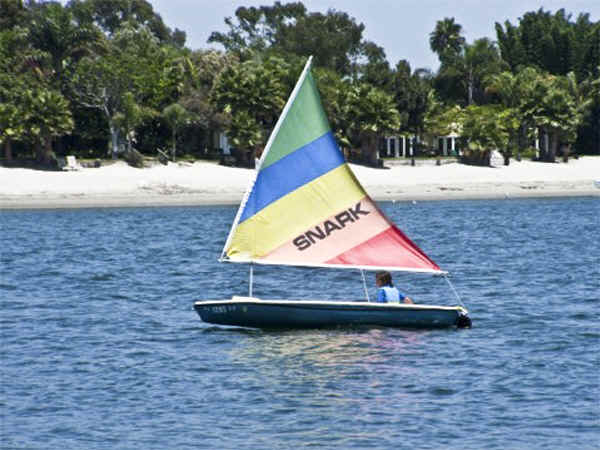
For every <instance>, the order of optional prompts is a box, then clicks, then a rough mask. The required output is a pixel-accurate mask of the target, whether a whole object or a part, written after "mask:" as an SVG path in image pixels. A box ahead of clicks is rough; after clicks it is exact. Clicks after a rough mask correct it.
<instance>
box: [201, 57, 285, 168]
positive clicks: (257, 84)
mask: <svg viewBox="0 0 600 450" xmlns="http://www.w3.org/2000/svg"><path fill="white" fill-rule="evenodd" d="M289 70H290V68H289V66H288V64H287V63H286V62H285V61H284V60H283V59H281V58H276V57H271V58H269V59H267V60H265V61H263V62H259V61H254V60H250V61H246V62H244V63H242V64H239V65H233V66H230V67H228V68H226V69H225V70H224V71H223V72H222V73H221V74H220V76H219V78H218V79H217V80H216V82H215V87H214V90H213V92H212V101H213V102H214V104H215V105H216V107H217V108H218V109H219V110H221V111H224V112H225V113H226V114H227V115H228V116H229V121H228V123H227V124H226V125H225V128H226V131H227V135H228V137H229V138H231V140H232V142H233V144H234V145H235V147H236V148H237V149H238V150H240V151H241V152H243V159H244V161H243V162H244V163H245V164H248V165H250V164H251V161H252V160H253V155H254V154H255V152H256V151H257V150H260V148H261V147H264V145H265V144H266V137H267V132H268V131H270V130H271V129H272V128H273V127H274V126H275V122H276V121H277V118H278V117H279V114H280V113H281V110H282V109H283V106H284V105H285V101H286V99H287V97H288V95H289V92H290V89H289V88H288V87H287V86H286V84H285V81H284V80H285V79H286V78H288V73H289Z"/></svg>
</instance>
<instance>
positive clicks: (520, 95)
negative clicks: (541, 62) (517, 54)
mask: <svg viewBox="0 0 600 450" xmlns="http://www.w3.org/2000/svg"><path fill="white" fill-rule="evenodd" d="M538 76H539V74H538V72H537V71H536V70H535V69H534V68H526V69H524V70H522V71H521V72H519V73H518V74H517V75H513V74H512V73H511V72H508V71H505V72H501V73H499V74H493V75H491V76H490V77H488V78H487V80H486V92H487V93H488V95H490V96H493V97H496V98H497V99H498V100H499V101H500V103H501V104H502V105H503V106H504V107H505V108H507V109H510V111H511V114H510V117H511V120H515V121H516V122H517V128H516V130H514V131H512V128H511V133H510V135H509V147H511V148H514V149H516V152H517V160H519V161H520V160H521V152H522V151H523V150H524V149H525V148H526V147H527V146H528V140H529V138H530V137H531V136H532V132H531V131H532V129H533V127H534V122H533V117H531V115H528V114H527V112H526V108H524V105H527V104H528V103H529V102H530V99H531V97H532V95H533V91H532V87H533V85H534V83H535V80H537V78H538ZM507 161H508V160H505V163H506V162H507Z"/></svg>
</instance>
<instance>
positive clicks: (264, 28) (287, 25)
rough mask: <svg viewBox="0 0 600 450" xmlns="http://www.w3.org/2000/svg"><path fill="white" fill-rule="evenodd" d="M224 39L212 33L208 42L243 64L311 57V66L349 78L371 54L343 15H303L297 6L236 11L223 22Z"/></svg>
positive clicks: (356, 26)
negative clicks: (259, 57)
mask: <svg viewBox="0 0 600 450" xmlns="http://www.w3.org/2000/svg"><path fill="white" fill-rule="evenodd" d="M225 24H226V25H227V26H228V27H229V31H228V32H227V33H220V32H213V33H212V34H211V35H210V37H209V39H208V42H217V43H220V44H222V45H223V46H224V47H225V49H226V50H227V51H230V52H233V53H235V54H236V55H237V56H238V57H239V58H240V59H241V60H242V61H247V60H249V59H251V58H253V57H255V56H257V55H280V56H285V57H288V55H313V56H314V61H315V63H314V64H315V66H318V67H326V68H328V69H331V70H334V71H336V72H338V73H339V74H340V75H342V76H350V75H353V73H354V72H355V69H356V65H357V64H356V61H358V60H359V59H360V58H361V57H363V56H364V57H366V58H367V59H368V55H367V54H365V53H364V52H365V51H370V50H372V47H371V46H365V45H366V44H365V43H363V41H362V33H363V31H364V25H363V24H362V23H356V20H355V19H354V18H353V17H350V16H349V15H348V14H347V13H344V12H341V11H335V10H329V11H327V13H326V14H322V13H319V12H314V13H307V11H306V8H305V7H304V5H303V4H302V3H300V2H296V3H288V4H285V5H282V4H281V2H279V1H277V2H275V4H274V5H273V6H261V7H258V8H257V7H249V8H245V7H240V8H238V9H237V10H236V11H235V20H234V19H233V18H231V17H228V18H226V19H225Z"/></svg>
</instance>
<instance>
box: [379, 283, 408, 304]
mask: <svg viewBox="0 0 600 450" xmlns="http://www.w3.org/2000/svg"><path fill="white" fill-rule="evenodd" d="M404 297H405V296H404V295H402V294H401V293H400V291H399V290H398V289H397V288H396V287H394V286H382V287H380V288H379V289H378V290H377V300H376V301H377V303H400V300H404Z"/></svg>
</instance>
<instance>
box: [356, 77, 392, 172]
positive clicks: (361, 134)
mask: <svg viewBox="0 0 600 450" xmlns="http://www.w3.org/2000/svg"><path fill="white" fill-rule="evenodd" d="M344 109H345V115H346V117H347V118H348V132H347V133H348V135H349V136H350V138H351V140H352V142H353V143H354V144H355V145H360V148H361V152H362V155H363V157H364V158H365V159H366V160H367V161H368V162H369V163H370V164H371V165H373V166H376V165H377V164H378V160H379V156H378V152H377V140H378V138H379V137H381V136H383V135H384V134H385V133H393V132H397V131H398V130H400V128H401V126H402V121H401V117H400V114H399V113H398V110H397V109H396V107H395V105H394V98H393V97H392V96H391V95H389V94H387V93H386V92H384V91H382V90H380V89H377V88H375V87H373V86H371V85H370V84H367V83H356V84H354V85H352V86H351V87H350V89H349V91H348V96H347V98H346V104H345V108H344Z"/></svg>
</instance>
